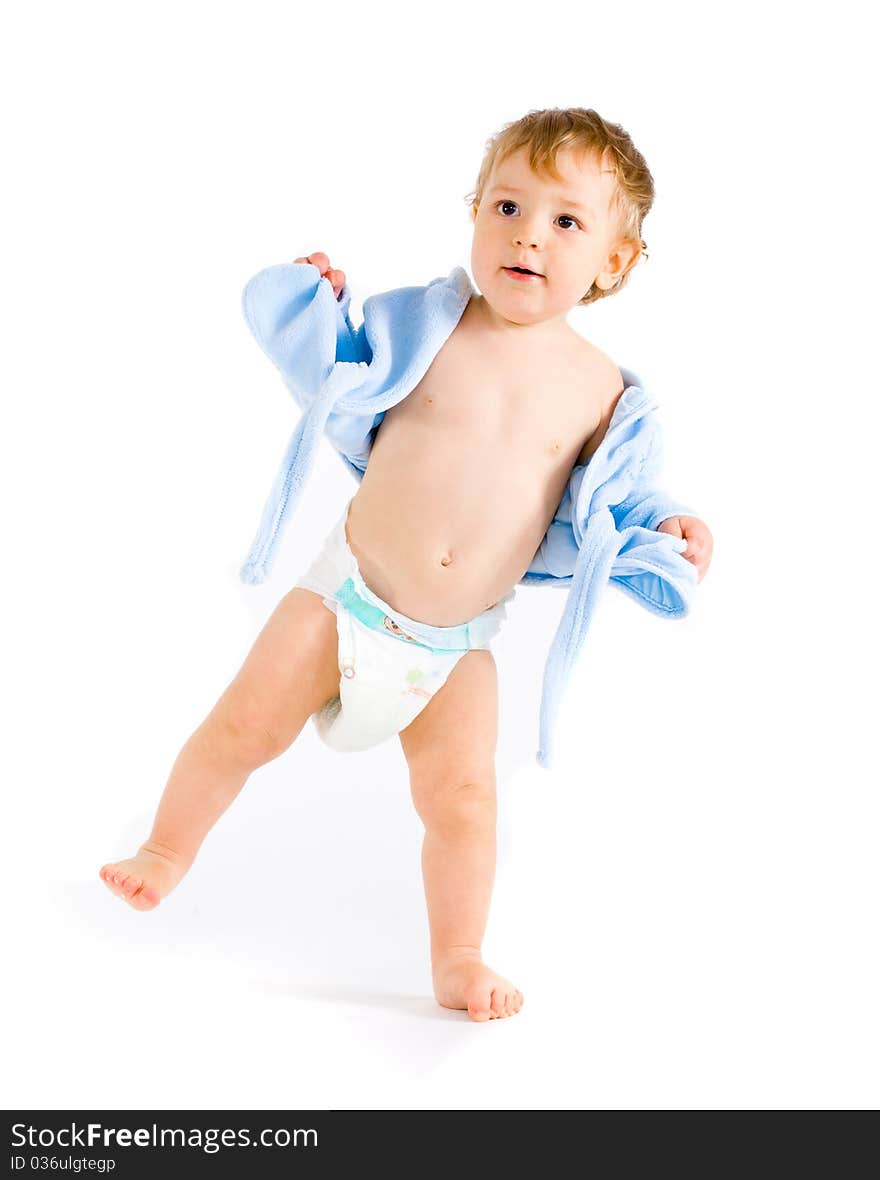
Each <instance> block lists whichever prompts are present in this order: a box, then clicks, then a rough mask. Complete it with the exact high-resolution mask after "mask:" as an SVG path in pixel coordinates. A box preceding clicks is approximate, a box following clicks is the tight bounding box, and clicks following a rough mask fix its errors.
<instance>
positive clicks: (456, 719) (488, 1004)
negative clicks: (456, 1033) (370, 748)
mask: <svg viewBox="0 0 880 1180" xmlns="http://www.w3.org/2000/svg"><path fill="white" fill-rule="evenodd" d="M399 736H400V744H401V746H402V747H403V752H404V755H405V756H406V760H407V764H408V766H409V774H410V786H411V789H412V795H413V802H414V804H415V807H416V811H417V812H418V814H419V816H420V818H421V820H422V822H423V824H424V825H425V839H424V843H423V845H422V875H423V877H424V882H425V897H426V899H427V903H428V921H429V924H430V928H431V970H432V974H433V980H434V994H435V996H436V997H437V1000H438V1002H439V1003H440V1004H442V1005H443V1006H444V1007H446V1008H466V1009H467V1011H468V1015H469V1016H470V1017H471V1018H472V1019H473V1020H491V1019H494V1018H496V1017H499V1016H511V1015H513V1013H514V1012H518V1011H519V1009H520V1007H521V1005H522V1002H523V998H522V994H521V993H520V992H519V991H517V989H516V988H515V987H514V986H513V984H512V983H511V982H510V981H509V980H507V979H505V978H504V977H503V976H501V975H497V974H496V973H495V972H494V971H492V970H491V969H490V968H489V967H487V966H486V965H485V964H484V963H483V960H482V953H481V947H482V942H483V934H484V931H485V929H486V921H487V919H488V915H489V902H490V900H491V897H492V884H493V881H494V878H495V822H496V814H497V807H496V796H495V746H496V742H497V736H498V676H497V672H496V668H495V659H494V656H493V655H492V653H491V652H490V651H486V650H481V649H477V650H474V651H469V652H468V653H467V654H466V655H464V656H462V658H461V659H460V660H459V661H458V663H457V664H456V665H455V667H454V668H453V670H452V672H451V673H450V674H449V677H448V679H447V681H446V683H445V684H444V685H443V687H442V688H441V689H440V690H439V691H438V692H436V693H435V694H434V696H433V697H432V699H431V700H430V701H429V702H428V704H427V705H426V706H425V708H424V709H423V710H422V711H421V713H419V715H418V716H417V717H416V718H415V720H414V721H412V722H411V723H410V724H409V725H408V726H407V727H406V729H404V730H402V731H401V733H400V735H399Z"/></svg>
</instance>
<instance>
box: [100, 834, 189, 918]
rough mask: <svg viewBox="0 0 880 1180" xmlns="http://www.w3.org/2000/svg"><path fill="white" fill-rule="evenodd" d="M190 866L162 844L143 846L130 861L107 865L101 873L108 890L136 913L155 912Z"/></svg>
mask: <svg viewBox="0 0 880 1180" xmlns="http://www.w3.org/2000/svg"><path fill="white" fill-rule="evenodd" d="M188 868H189V865H188V864H187V863H186V862H185V861H184V860H183V858H182V857H180V856H178V855H177V853H176V852H172V850H171V849H170V848H165V847H163V846H162V845H161V844H149V843H147V844H142V845H141V847H140V849H139V850H138V851H137V852H136V853H135V855H134V856H133V857H131V858H130V859H129V860H118V861H115V862H113V863H112V864H106V865H104V867H103V868H102V869H101V872H100V874H99V876H100V878H101V880H102V881H103V882H104V884H105V885H106V886H107V888H108V889H109V890H110V891H111V892H112V893H115V894H116V896H117V897H121V898H122V899H123V901H127V902H128V904H129V905H130V906H131V907H132V908H133V909H136V910H153V909H155V908H156V906H157V905H158V904H159V902H160V901H161V900H162V898H163V897H166V896H167V895H168V894H169V893H170V892H171V890H172V889H173V888H174V886H175V885H177V883H178V882H179V881H180V879H181V877H183V875H184V873H185V872H186V871H187V869H188Z"/></svg>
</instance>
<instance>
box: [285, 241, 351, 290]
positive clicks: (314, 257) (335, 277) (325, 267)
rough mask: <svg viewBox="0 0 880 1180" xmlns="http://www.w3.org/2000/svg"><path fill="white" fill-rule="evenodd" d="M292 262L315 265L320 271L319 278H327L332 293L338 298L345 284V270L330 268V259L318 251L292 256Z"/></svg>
mask: <svg viewBox="0 0 880 1180" xmlns="http://www.w3.org/2000/svg"><path fill="white" fill-rule="evenodd" d="M293 261H294V262H310V263H311V264H312V266H316V267H317V268H318V270H319V271H320V272H321V278H323V279H329V280H330V283H331V285H332V287H333V294H334V295H335V296H336V298H337V299H338V298H339V293H340V291H341V290H342V288H343V287H344V286H345V271H342V270H331V269H330V259H329V258H328V257H327V255H326V254H322V253H320V251H319V252H318V253H317V254H309V255H308V256H307V257H306V258H294V260H293Z"/></svg>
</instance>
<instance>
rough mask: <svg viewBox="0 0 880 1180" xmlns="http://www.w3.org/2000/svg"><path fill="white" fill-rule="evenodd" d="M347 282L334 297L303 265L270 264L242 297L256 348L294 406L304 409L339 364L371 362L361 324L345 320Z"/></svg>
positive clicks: (315, 271) (312, 270)
mask: <svg viewBox="0 0 880 1180" xmlns="http://www.w3.org/2000/svg"><path fill="white" fill-rule="evenodd" d="M350 303H351V291H350V290H349V287H348V284H347V283H346V284H345V286H344V287H343V288H342V291H341V292H340V297H339V299H337V298H336V297H335V295H334V294H333V286H332V284H331V282H330V280H329V279H327V278H322V277H321V272H320V271H319V270H318V268H317V267H316V266H312V264H311V263H306V262H289V263H281V264H280V265H278V266H269V267H267V268H266V269H265V270H261V271H260V272H259V274H256V275H254V277H253V278H252V279H251V280H250V282H249V283H248V284H247V286H246V287H245V289H244V291H243V293H242V311H243V312H244V317H245V320H246V321H247V324H248V327H249V328H250V330H251V332H252V333H253V335H254V338H255V340H256V341H257V343H258V344H259V346H260V348H261V349H262V350H263V352H264V353H265V354H266V356H267V357H268V358H269V360H270V361H272V363H273V364H274V365H275V367H276V368H277V369H278V370H279V372H280V373H281V375H282V377H283V378H284V381H285V383H286V385H287V387H288V389H289V390H290V392H291V393H292V394H293V396H294V398H295V400H296V402H297V405H299V406H300V408H301V409H304V410H305V409H307V408H308V407H309V406H310V405H311V404H312V402H313V401H314V399H315V397H316V396H317V394H318V392H319V391H320V389H321V387H322V386H323V384H324V382H325V381H326V380H327V378H328V377H329V375H330V372H331V370H332V369H333V366H334V365H335V364H336V363H337V362H338V361H354V362H359V361H366V362H369V361H370V359H371V354H370V346H369V343H368V341H367V338H366V335H365V333H364V326H363V324H362V325H361V327H360V328H359V329H358V330H357V331H355V329H354V328H353V327H352V323H351V319H350V317H349V305H350Z"/></svg>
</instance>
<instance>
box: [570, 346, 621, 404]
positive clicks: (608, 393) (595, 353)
mask: <svg viewBox="0 0 880 1180" xmlns="http://www.w3.org/2000/svg"><path fill="white" fill-rule="evenodd" d="M575 335H576V336H577V344H576V345H575V349H576V354H575V355H576V362H577V364H578V367H579V368H581V367H582V369H583V372H584V373H585V376H586V380H587V381H588V382H589V384H590V388H591V392H592V393H593V395H594V396H595V397H596V398H597V399H598V401H599V402H600V404H601V405H602V407H603V409H607V408H608V407H610V406H611V405H612V404H613V403H616V401H617V398H618V397H619V395H620V394H621V393H623V391H624V389H625V388H626V382H625V381H624V379H623V376H622V375H621V372H620V369H619V368H618V367H617V365H616V364H615V363H614V361H613V360H612V359H611V357H610V356H608V354H607V353H605V352H603V351H602V349H601V348H598V347H597V346H596V345H595V344H592V343H591V342H590V341H589V340H585V339H584V337H583V336H581V335H579V334H577V333H575Z"/></svg>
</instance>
